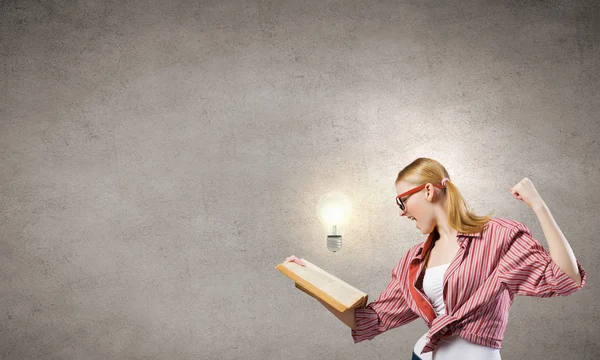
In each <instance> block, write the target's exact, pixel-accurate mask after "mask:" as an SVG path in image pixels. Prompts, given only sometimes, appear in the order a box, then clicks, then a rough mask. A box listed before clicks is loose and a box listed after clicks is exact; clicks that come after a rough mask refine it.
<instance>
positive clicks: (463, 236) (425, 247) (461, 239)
mask: <svg viewBox="0 0 600 360" xmlns="http://www.w3.org/2000/svg"><path fill="white" fill-rule="evenodd" d="M436 235H437V230H434V231H432V232H431V234H429V236H428V237H427V240H425V242H423V243H422V244H421V245H419V248H418V249H417V254H416V255H415V258H416V259H419V260H423V255H424V254H427V251H429V249H430V248H431V246H432V245H433V239H434V237H435V236H436ZM456 237H457V241H458V245H459V246H461V247H463V246H465V245H466V244H467V242H466V240H469V239H472V238H481V233H480V232H479V233H472V234H469V233H463V232H460V231H459V232H458V234H457V235H456Z"/></svg>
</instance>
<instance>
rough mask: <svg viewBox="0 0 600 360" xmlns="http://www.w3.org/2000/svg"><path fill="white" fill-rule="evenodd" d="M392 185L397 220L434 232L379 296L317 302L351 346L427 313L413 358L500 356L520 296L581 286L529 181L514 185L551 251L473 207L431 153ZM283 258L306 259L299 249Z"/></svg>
mask: <svg viewBox="0 0 600 360" xmlns="http://www.w3.org/2000/svg"><path fill="white" fill-rule="evenodd" d="M395 184H396V191H397V193H398V196H397V197H396V203H397V204H398V206H399V210H400V216H406V217H407V218H409V219H410V220H412V221H415V226H416V227H417V228H418V229H420V230H421V232H422V233H424V234H429V236H428V237H427V240H425V241H424V242H422V243H420V244H418V245H415V246H413V247H412V248H410V249H409V250H408V252H407V253H406V254H404V256H403V257H402V259H400V261H399V263H398V264H397V265H396V266H395V267H394V269H393V270H392V280H391V281H390V283H389V284H388V285H387V286H386V288H385V290H384V291H383V293H381V295H379V297H378V298H377V300H375V301H373V302H371V303H369V304H368V305H367V306H365V307H363V308H357V309H353V310H351V311H346V312H344V313H340V312H338V311H337V310H336V309H334V308H332V307H331V306H329V305H328V304H326V303H325V302H323V301H321V303H322V304H323V305H324V306H325V307H326V308H327V309H329V311H331V312H332V313H333V314H334V315H336V316H337V317H338V318H339V319H340V320H341V321H343V322H344V323H345V324H346V325H348V326H349V327H350V328H351V329H352V331H351V335H352V338H353V340H354V342H355V343H357V342H360V341H364V340H371V339H373V338H374V337H375V336H377V335H379V334H381V333H383V332H385V331H387V330H390V329H393V328H396V327H399V326H401V325H405V324H407V323H409V322H411V321H413V320H415V319H417V318H419V317H421V318H422V319H423V320H424V321H425V324H426V325H427V327H428V328H429V331H428V332H427V333H425V334H423V336H421V338H420V339H419V340H418V341H417V342H416V344H415V346H414V348H413V353H412V359H423V360H425V359H433V358H435V360H449V359H461V360H469V359H477V360H481V359H490V360H491V359H494V360H497V359H500V348H501V343H502V339H503V337H504V331H505V330H506V326H507V322H508V311H509V308H510V305H511V304H512V302H513V299H514V296H515V295H525V296H536V297H551V296H566V295H570V294H572V293H573V292H575V291H576V290H578V289H580V288H582V287H583V286H584V285H585V282H586V273H585V271H584V269H583V267H582V266H581V264H580V263H579V262H578V261H577V260H576V259H575V256H574V255H573V251H572V250H571V247H570V246H569V243H568V242H567V240H566V239H565V237H564V235H563V234H562V232H561V230H560V229H559V228H558V226H557V225H556V222H555V221H554V218H553V217H552V215H551V214H550V210H549V209H548V207H547V206H546V204H545V203H544V201H543V200H542V198H541V197H540V195H539V194H538V192H537V191H536V189H535V187H534V186H533V184H532V183H531V181H530V180H529V179H527V178H524V179H523V180H521V181H520V182H519V183H517V184H516V185H515V186H514V187H512V188H511V189H510V191H511V193H512V195H513V197H515V198H516V199H519V200H521V201H523V202H525V203H526V204H527V205H528V206H530V207H531V208H532V209H533V211H534V212H535V214H536V215H537V217H538V219H539V221H540V224H541V227H542V230H543V231H544V235H545V237H546V240H547V241H548V245H549V247H550V253H548V252H546V250H545V249H544V247H543V246H542V245H541V244H540V243H539V242H538V241H537V240H535V239H533V238H532V236H531V231H530V230H529V229H528V228H527V227H526V226H525V225H523V224H522V223H520V222H517V221H514V220H510V219H506V218H491V217H489V216H478V215H475V214H474V213H473V212H471V211H470V210H468V208H467V206H466V203H465V201H464V199H463V197H462V196H461V194H460V192H459V191H458V188H456V187H455V186H454V185H453V184H452V182H450V180H449V175H448V172H447V171H446V169H445V168H444V167H443V166H442V165H441V164H440V163H439V162H437V161H435V160H433V159H428V158H418V159H416V160H415V161H413V162H412V163H411V164H410V165H408V166H407V167H406V168H404V169H403V170H402V171H400V173H399V174H398V177H397V179H396V182H395ZM285 261H294V262H297V263H299V264H301V265H302V263H301V261H300V260H299V259H298V258H296V257H295V256H293V255H292V256H290V257H288V258H287V259H286V260H285ZM434 354H435V355H434Z"/></svg>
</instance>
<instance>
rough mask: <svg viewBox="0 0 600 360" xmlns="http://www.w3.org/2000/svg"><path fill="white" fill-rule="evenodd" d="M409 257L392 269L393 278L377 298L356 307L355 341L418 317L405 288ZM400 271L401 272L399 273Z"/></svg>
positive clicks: (353, 335)
mask: <svg viewBox="0 0 600 360" xmlns="http://www.w3.org/2000/svg"><path fill="white" fill-rule="evenodd" d="M406 262H407V257H406V256H405V257H403V260H401V263H400V266H397V267H396V268H394V270H392V280H391V281H390V282H389V283H388V285H387V286H386V288H385V290H384V291H383V292H382V293H381V294H380V295H379V297H378V298H377V300H375V301H373V302H371V303H369V304H368V305H367V306H366V307H364V308H357V309H355V317H354V318H355V323H356V329H351V332H352V338H353V340H354V343H358V342H361V341H364V340H371V339H373V338H374V337H375V336H377V335H379V334H381V333H383V332H385V331H388V330H390V329H394V328H396V327H399V326H401V325H405V324H408V323H409V322H411V321H413V320H415V319H417V318H418V317H419V316H418V315H416V314H415V313H414V312H413V311H412V310H411V309H410V307H409V306H408V303H407V301H406V298H405V293H406V292H405V291H404V289H403V287H404V284H405V283H406V281H405V277H406V276H407V266H405V265H407V263H406ZM399 272H400V274H399Z"/></svg>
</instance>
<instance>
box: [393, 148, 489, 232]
mask: <svg viewBox="0 0 600 360" xmlns="http://www.w3.org/2000/svg"><path fill="white" fill-rule="evenodd" d="M445 177H446V178H450V175H448V172H447V171H446V169H445V168H444V166H442V164H440V163H439V162H437V161H435V160H433V159H429V158H423V157H421V158H418V159H416V160H415V161H413V162H412V163H410V164H409V165H408V166H406V167H405V168H404V169H402V170H401V171H400V172H399V173H398V177H397V178H396V182H395V184H398V183H399V182H400V181H406V182H408V183H410V184H413V185H414V186H419V185H422V184H427V183H431V184H441V182H442V179H443V178H445ZM442 192H443V193H445V194H446V196H447V199H446V212H447V214H448V223H449V224H450V226H451V227H452V228H453V229H455V230H456V231H458V232H462V233H465V234H474V233H479V232H482V231H483V230H484V229H485V227H486V225H487V223H488V221H490V219H491V215H492V213H493V212H494V211H491V212H490V213H489V215H484V216H479V215H476V214H475V213H474V212H473V211H471V210H470V209H469V207H468V206H467V203H466V202H465V199H464V198H463V197H462V195H461V194H460V191H458V188H457V187H456V186H454V184H453V183H452V181H451V180H448V181H446V187H445V188H444V189H443V190H442ZM434 231H435V232H437V231H438V230H437V226H436V228H435V229H434ZM438 235H439V233H438Z"/></svg>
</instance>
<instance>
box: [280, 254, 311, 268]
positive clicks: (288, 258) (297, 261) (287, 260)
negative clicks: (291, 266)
mask: <svg viewBox="0 0 600 360" xmlns="http://www.w3.org/2000/svg"><path fill="white" fill-rule="evenodd" d="M286 262H294V263H296V264H298V265H301V266H306V264H305V263H304V262H303V261H302V260H300V259H298V258H297V257H296V256H294V255H292V256H288V257H287V258H286V259H285V261H284V263H286Z"/></svg>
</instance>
